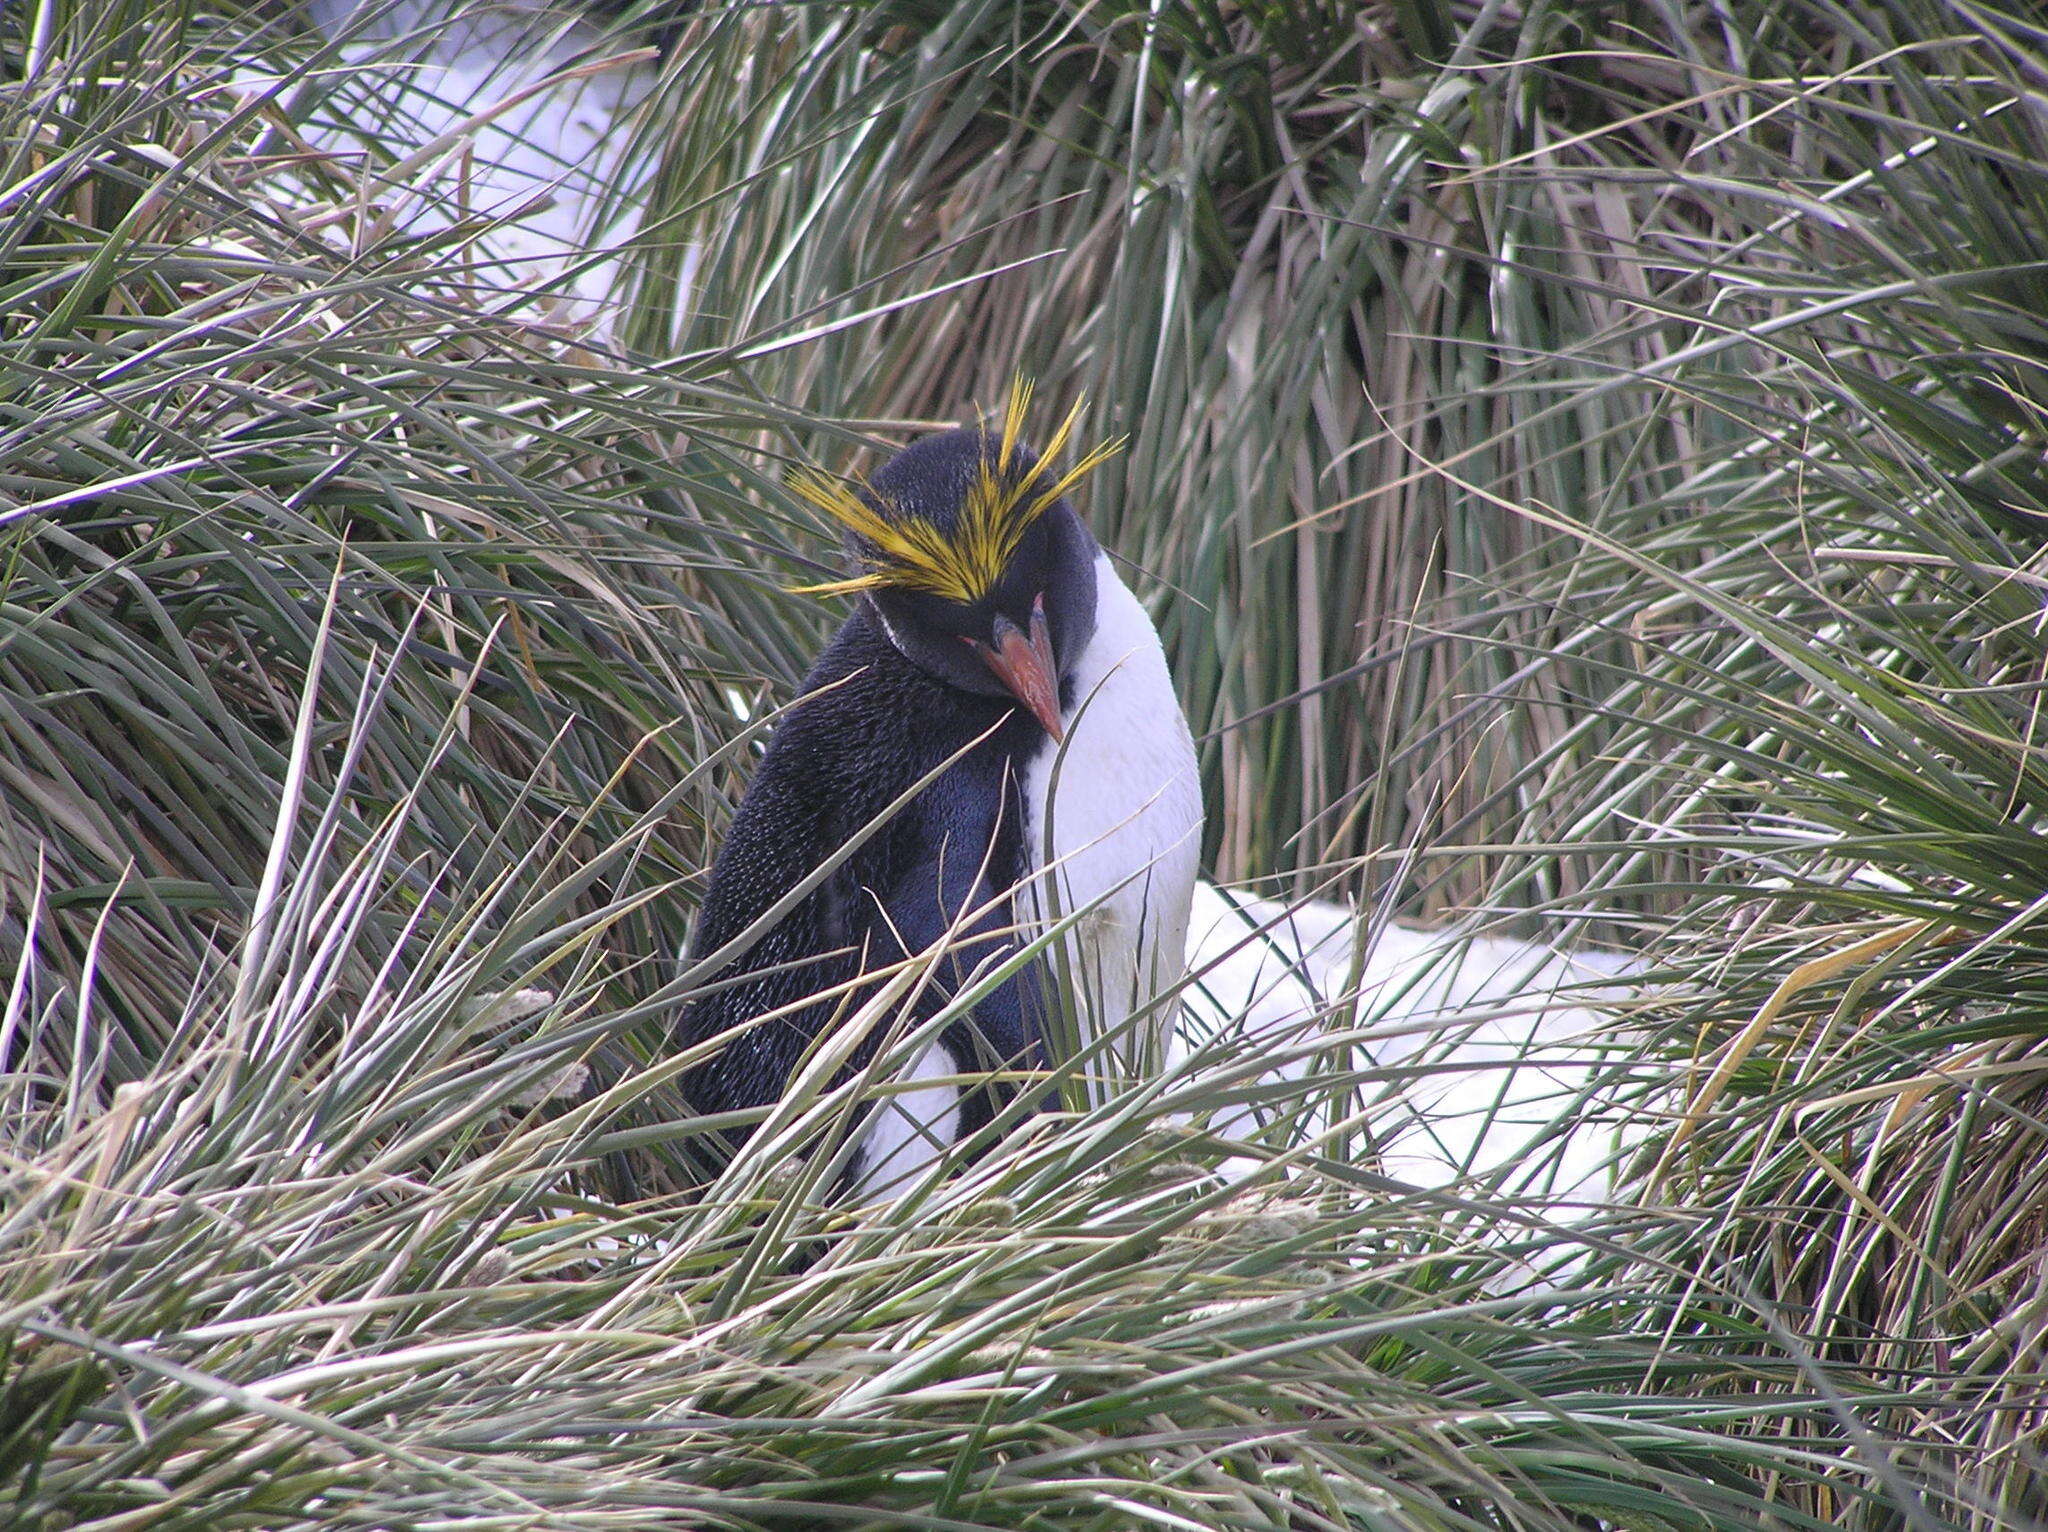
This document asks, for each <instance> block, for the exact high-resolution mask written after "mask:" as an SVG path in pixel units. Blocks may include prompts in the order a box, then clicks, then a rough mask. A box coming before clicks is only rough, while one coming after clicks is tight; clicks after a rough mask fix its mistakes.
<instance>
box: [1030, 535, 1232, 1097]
mask: <svg viewBox="0 0 2048 1532" xmlns="http://www.w3.org/2000/svg"><path fill="white" fill-rule="evenodd" d="M1095 582H1096V583H1095V635H1094V637H1093V638H1092V639H1090V641H1089V644H1088V647H1087V649H1086V650H1085V651H1083V653H1082V655H1081V657H1080V660H1079V661H1078V662H1077V664H1076V665H1075V667H1074V671H1073V680H1074V693H1073V706H1072V707H1070V708H1068V709H1067V710H1066V715H1065V722H1066V735H1067V737H1066V742H1065V744H1064V745H1063V746H1062V747H1059V748H1057V749H1055V748H1050V747H1049V748H1047V749H1045V750H1042V751H1040V752H1039V754H1038V755H1037V756H1035V757H1034V758H1033V760H1032V762H1031V764H1030V765H1029V766H1028V767H1027V768H1026V771H1025V777H1024V801H1025V805H1026V810H1027V814H1028V823H1027V829H1026V833H1027V836H1028V838H1029V839H1028V843H1029V846H1030V853H1029V855H1030V861H1031V864H1032V866H1033V867H1035V868H1036V869H1037V873H1036V875H1035V876H1033V877H1032V879H1031V886H1030V890H1029V893H1028V896H1027V898H1026V900H1025V901H1024V902H1025V905H1026V913H1027V914H1028V915H1031V916H1033V917H1035V918H1037V919H1041V920H1043V919H1047V918H1049V917H1050V918H1057V917H1061V916H1065V915H1070V914H1074V913H1075V912H1077V911H1079V912H1083V913H1081V915H1080V918H1079V920H1078V922H1077V924H1076V927H1075V929H1074V932H1073V934H1072V937H1071V938H1070V939H1069V940H1067V941H1066V942H1064V943H1061V944H1059V946H1058V948H1057V949H1056V950H1055V951H1054V952H1053V953H1052V958H1053V962H1052V968H1053V975H1052V977H1053V983H1054V988H1055V989H1057V990H1058V991H1059V992H1060V994H1059V996H1058V997H1056V1004H1055V1006H1054V1009H1055V1011H1056V1012H1058V1011H1061V1010H1063V1009H1064V1010H1065V1011H1066V1017H1065V1019H1064V1021H1063V1019H1062V1017H1060V1016H1058V1015H1056V1016H1055V1017H1054V1018H1053V1020H1052V1021H1051V1022H1050V1023H1049V1025H1050V1027H1052V1028H1053V1029H1054V1030H1055V1031H1056V1032H1058V1031H1059V1030H1060V1029H1062V1028H1063V1026H1071V1027H1073V1028H1074V1030H1073V1032H1071V1033H1070V1034H1069V1035H1066V1036H1058V1035H1056V1036H1055V1037H1054V1038H1052V1039H1049V1041H1051V1042H1052V1043H1053V1045H1054V1046H1053V1051H1054V1053H1055V1055H1057V1056H1062V1057H1065V1056H1071V1053H1072V1051H1073V1050H1074V1049H1075V1048H1077V1047H1081V1048H1085V1047H1087V1046H1090V1045H1093V1044H1100V1045H1101V1046H1102V1048H1103V1049H1104V1053H1105V1057H1104V1058H1103V1059H1102V1061H1101V1062H1102V1064H1103V1066H1104V1069H1103V1070H1102V1072H1103V1073H1105V1074H1113V1075H1135V1074H1141V1073H1147V1072H1150V1071H1151V1070H1152V1069H1154V1068H1156V1067H1157V1065H1158V1062H1159V1053H1160V1045H1161V1043H1162V1041H1163V1038H1164V1036H1165V1033H1166V1031H1167V1030H1168V1027H1169V1025H1170V1021H1171V1017H1170V1014H1169V1013H1170V1004H1169V1005H1155V1004H1154V1003H1153V1002H1154V1000H1155V997H1157V995H1158V994H1159V992H1160V991H1161V990H1162V989H1166V988H1169V987H1170V986H1172V985H1173V984H1174V983H1175V982H1176V981H1177V980H1178V979H1179V978H1180V977H1181V974H1182V972H1183V970H1184V967H1185V963H1186V953H1187V931H1188V905H1189V901H1190V899H1191V898H1192V897H1193V894H1194V886H1195V868H1196V863H1197V861H1198V859H1199V857H1200V855H1201V849H1202V791H1201V783H1200V780H1199V778H1198V776H1197V774H1196V770H1195V746H1194V741H1193V740H1192V739H1191V738H1190V737H1189V734H1188V725H1187V719H1186V718H1185V716H1183V714H1182V713H1181V710H1180V701H1179V699H1178V698H1176V697H1175V696H1174V692H1173V682H1172V679H1171V677H1170V676H1169V675H1168V673H1167V669H1166V656H1165V654H1164V653H1163V652H1162V651H1161V650H1160V647H1159V634H1158V632H1157V631H1156V630H1155V629H1154V628H1153V626H1152V620H1151V619H1150V618H1149V617H1147V616H1146V615H1145V609H1144V608H1143V607H1141V606H1140V605H1138V600H1137V598H1136V597H1135V596H1133V595H1132V594H1131V593H1130V591H1129V589H1127V588H1126V587H1125V585H1124V583H1123V581H1122V580H1120V579H1118V578H1117V574H1116V570H1115V568H1114V567H1113V566H1112V565H1111V564H1110V562H1109V559H1108V558H1107V556H1100V557H1098V558H1097V560H1096V564H1095ZM1060 1000H1063V1001H1065V1002H1068V1004H1067V1005H1066V1006H1064V1007H1063V1006H1062V1005H1060V1004H1059V1003H1057V1001H1060Z"/></svg>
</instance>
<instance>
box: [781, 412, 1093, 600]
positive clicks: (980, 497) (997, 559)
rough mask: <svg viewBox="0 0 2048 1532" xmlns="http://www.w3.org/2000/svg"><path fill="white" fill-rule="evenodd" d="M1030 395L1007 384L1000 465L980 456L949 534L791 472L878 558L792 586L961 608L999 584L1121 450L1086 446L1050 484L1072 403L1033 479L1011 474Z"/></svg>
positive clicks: (835, 482) (811, 498) (814, 501)
mask: <svg viewBox="0 0 2048 1532" xmlns="http://www.w3.org/2000/svg"><path fill="white" fill-rule="evenodd" d="M1031 395H1032V386H1031V384H1030V382H1029V381H1028V380H1026V379H1024V378H1022V377H1019V378H1017V379H1016V380H1015V381H1013V382H1012V383H1011V385H1010V397H1009V400H1008V402H1007V403H1006V404H1005V406H1004V408H1003V425H1002V434H1001V435H1000V436H999V437H998V438H997V440H996V453H995V460H994V461H993V462H991V461H990V460H989V459H988V458H987V457H986V456H984V457H983V458H982V459H981V462H980V463H979V465H978V466H977V467H976V469H975V471H974V477H973V479H972V480H970V481H969V483H968V486H967V496H966V499H965V501H964V502H963V503H962V504H961V507H960V514H959V517H958V518H957V519H956V521H955V523H954V527H953V532H952V535H951V536H948V535H947V534H946V533H944V532H942V531H940V530H939V528H938V527H937V526H936V525H935V524H934V523H932V522H931V521H928V520H926V519H925V518H924V517H922V516H915V515H908V514H902V515H898V516H896V517H895V518H894V519H891V518H890V517H887V516H883V515H881V514H879V513H878V512H877V511H875V509H874V508H873V507H872V506H870V505H869V504H868V503H867V502H866V501H864V500H862V499H861V497H860V496H859V495H858V494H856V493H855V492H854V490H853V489H852V488H851V487H850V486H849V485H848V484H847V483H846V481H844V480H843V479H838V478H834V477H832V476H831V475H829V474H824V473H820V472H818V471H817V470H816V469H811V468H799V469H796V470H795V471H793V472H792V473H791V474H790V476H789V480H788V483H789V488H790V492H791V493H792V494H794V495H796V497H797V498H798V499H800V500H802V501H803V502H804V503H805V504H807V505H809V506H811V507H812V508H813V509H815V510H817V511H819V512H821V513H823V514H824V515H826V516H828V517H830V518H831V519H832V520H833V521H836V522H837V523H839V525H841V526H842V527H845V528H846V529H847V530H848V531H850V532H852V533H853V534H854V535H855V536H857V537H859V538H861V539H862V540H863V541H864V542H866V544H867V545H868V546H869V547H870V548H872V549H873V550H874V552H873V554H872V555H871V556H870V559H869V563H870V566H871V567H870V568H869V569H868V570H867V572H866V573H864V574H858V575H855V576H853V577H852V578H851V579H846V580H828V581H826V582H825V583H824V584H822V585H803V586H797V587H794V588H795V589H796V590H798V591H800V592H802V593H804V594H807V595H813V596H839V595H849V594H852V593H853V592H856V591H864V590H877V589H881V588H883V587H892V588H895V589H898V590H920V591H926V592H929V593H930V594H932V595H935V596H940V597H943V598H944V599H946V600H948V601H957V602H960V603H961V604H962V605H966V604H968V603H971V602H974V601H978V600H980V599H981V598H982V597H983V596H985V595H987V594H988V592H989V591H990V590H991V589H993V588H994V586H995V584H996V582H997V581H998V580H1000V579H1001V578H1002V574H1003V570H1004V568H1005V566H1007V565H1008V564H1009V562H1010V559H1011V557H1012V556H1013V555H1014V554H1015V553H1016V551H1017V545H1018V544H1019V543H1020V542H1022V541H1023V540H1024V533H1025V531H1026V530H1027V529H1028V528H1029V527H1030V525H1031V524H1032V523H1033V522H1034V521H1036V520H1037V519H1038V518H1039V517H1040V516H1042V515H1044V514H1045V513H1046V511H1047V510H1049V509H1051V507H1052V505H1053V504H1054V502H1056V501H1057V500H1058V499H1059V498H1060V497H1061V496H1062V495H1064V494H1066V493H1067V491H1069V490H1070V489H1072V488H1073V487H1074V486H1075V485H1077V484H1079V483H1080V482H1081V481H1082V480H1083V479H1085V478H1086V477H1088V475H1089V474H1091V473H1093V472H1094V471H1095V470H1096V469H1097V468H1099V467H1101V466H1102V464H1103V463H1104V462H1105V461H1107V460H1108V459H1109V458H1110V457H1111V456H1113V455H1114V454H1115V453H1116V452H1117V451H1118V450H1119V449H1120V448H1121V447H1122V445H1123V443H1122V442H1121V441H1109V442H1104V443H1102V444H1101V445H1099V446H1096V447H1093V448H1090V449H1089V450H1088V451H1087V452H1086V453H1084V454H1083V455H1082V456H1081V458H1080V460H1079V461H1078V462H1076V463H1075V464H1074V466H1073V467H1071V468H1069V469H1068V470H1067V471H1066V472H1065V473H1063V474H1060V475H1059V476H1058V477H1057V478H1054V477H1052V476H1051V474H1050V471H1049V468H1048V465H1049V464H1051V463H1053V462H1056V461H1057V460H1058V458H1059V455H1060V453H1061V452H1063V451H1064V450H1066V446H1067V442H1068V439H1069V438H1070V437H1072V435H1073V434H1074V426H1075V423H1076V422H1077V421H1079V420H1080V418H1081V403H1082V402H1081V401H1079V400H1076V401H1075V403H1074V407H1073V408H1072V409H1070V410H1068V411H1067V416H1066V419H1064V420H1062V421H1061V422H1060V424H1059V429H1057V430H1056V431H1054V432H1053V434H1052V438H1051V440H1049V441H1048V442H1047V443H1046V444H1045V451H1044V452H1043V453H1042V454H1040V456H1039V458H1038V460H1037V462H1035V463H1034V464H1033V465H1032V466H1031V469H1030V470H1029V471H1028V472H1027V473H1024V474H1022V475H1021V476H1020V475H1017V474H1015V473H1014V472H1013V471H1012V465H1013V463H1014V462H1015V460H1016V454H1017V447H1018V444H1019V442H1020V441H1021V439H1022V437H1023V432H1024V417H1025V414H1026V413H1027V412H1028V410H1029V409H1030V407H1031ZM862 487H863V488H866V486H862ZM867 492H868V493H869V494H870V495H873V494H874V491H873V490H872V489H869V490H868V491H867Z"/></svg>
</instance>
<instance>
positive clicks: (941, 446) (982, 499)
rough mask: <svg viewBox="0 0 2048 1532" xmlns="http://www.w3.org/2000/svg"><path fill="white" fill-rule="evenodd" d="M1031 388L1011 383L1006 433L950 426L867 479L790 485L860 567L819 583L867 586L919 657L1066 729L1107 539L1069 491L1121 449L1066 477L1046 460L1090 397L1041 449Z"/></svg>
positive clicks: (908, 652)
mask: <svg viewBox="0 0 2048 1532" xmlns="http://www.w3.org/2000/svg"><path fill="white" fill-rule="evenodd" d="M1029 397H1030V391H1029V389H1028V387H1024V386H1019V387H1018V388H1016V389H1014V390H1013V391H1012V394H1011V400H1010V407H1009V409H1008V410H1007V411H1006V413H1005V418H1004V421H1003V426H1002V429H1001V431H1000V433H998V432H992V431H988V430H984V429H979V428H974V427H969V428H967V429H964V430H958V431H946V432H942V433H940V434H939V435H936V436H928V437H926V438H924V439H923V440H922V441H918V442H914V443H913V444H911V445H910V446H908V447H906V448H904V449H903V450H902V451H901V452H899V453H897V454H896V455H895V456H894V457H892V458H890V459H889V461H888V462H886V463H884V464H883V465H882V466H881V467H880V468H879V469H877V470H876V471H875V472H874V474H873V475H871V476H870V477H869V478H868V479H867V480H866V481H865V482H863V483H859V484H853V485H849V484H845V483H842V482H841V481H839V480H836V479H829V478H827V477H826V476H824V475H822V474H799V475H798V476H796V477H794V478H793V479H792V480H791V487H792V488H793V489H794V490H795V491H796V492H797V493H798V494H799V495H800V496H802V498H804V499H805V500H807V501H808V502H810V503H811V504H812V505H813V506H816V507H817V508H819V509H820V510H823V511H824V512H826V513H827V514H828V515H830V516H831V517H832V518H833V519H834V520H835V521H837V522H838V523H839V524H840V525H841V526H842V527H843V528H844V529H845V531H846V537H847V542H848V545H849V547H850V549H851V551H852V553H853V555H854V557H855V558H856V559H857V560H858V561H859V562H860V563H861V565H862V566H863V573H861V574H859V575H856V576H855V577H853V578H852V579H848V580H839V581H834V582H832V583H831V584H828V585H822V586H812V587H809V588H810V589H811V590H812V591H814V592H818V593H832V592H858V593H859V594H860V595H861V597H862V599H863V600H864V601H865V602H866V603H867V604H868V608H869V610H870V612H871V613H872V614H873V615H874V617H875V618H876V620H877V623H878V625H879V626H880V627H881V629H882V631H883V632H884V633H886V634H887V635H888V638H889V642H890V643H891V644H893V645H894V646H895V647H896V649H897V650H898V651H899V652H900V653H901V654H902V655H903V656H904V658H906V659H908V660H909V661H910V662H911V663H912V664H914V665H917V666H918V667H920V668H921V669H923V670H925V671H927V672H928V673H930V674H931V675H934V676H936V677H938V678H939V679H940V680H942V681H945V682H946V683H948V684H949V685H952V686H955V687H958V688H959V689H960V690H962V691H966V692H973V693H976V694H979V695H983V696H998V697H999V696H1009V697H1012V698H1014V699H1016V701H1018V702H1019V703H1021V704H1022V705H1023V706H1024V707H1025V708H1026V709H1027V710H1028V711H1029V712H1030V714H1031V716H1032V717H1034V718H1036V719H1037V720H1038V722H1039V723H1040V725H1041V726H1043V727H1044V729H1045V731H1046V732H1047V733H1048V734H1050V735H1051V736H1052V737H1053V739H1055V740H1058V739H1059V738H1061V735H1062V727H1061V723H1060V683H1061V682H1062V681H1063V680H1065V679H1066V677H1067V675H1068V674H1069V673H1070V672H1071V671H1072V669H1073V666H1074V664H1075V662H1076V661H1077V660H1078V659H1079V657H1080V654H1081V651H1082V650H1083V649H1085V648H1086V647H1087V645H1088V640H1089V638H1090V637H1091V636H1092V635H1093V633H1094V631H1095V559H1096V554H1097V551H1098V550H1097V547H1096V543H1095V539H1094V538H1093V537H1092V536H1090V535H1089V532H1088V529H1087V527H1086V526H1084V525H1083V524H1082V522H1081V518H1080V517H1079V516H1078V515H1076V514H1075V511H1074V508H1073V506H1072V505H1071V504H1069V503H1068V501H1067V498H1066V492H1067V490H1068V489H1070V488H1071V487H1072V486H1073V485H1074V484H1076V483H1077V482H1079V481H1080V479H1081V478H1082V477H1084V476H1085V475H1086V474H1087V473H1089V472H1090V471H1092V470H1093V469H1094V468H1095V467H1096V466H1098V465H1099V464H1100V463H1101V462H1102V461H1103V459H1104V458H1106V457H1108V456H1109V454H1110V453H1111V452H1113V451H1115V447H1114V445H1111V446H1107V447H1100V448H1097V449H1096V450H1094V451H1092V452H1090V453H1087V454H1085V455H1084V456H1083V457H1082V458H1081V459H1080V461H1079V462H1077V463H1076V465H1075V466H1074V467H1073V468H1071V469H1069V470H1068V471H1067V472H1066V473H1064V474H1060V475H1057V476H1055V475H1054V474H1052V473H1051V472H1049V471H1048V470H1047V468H1046V466H1045V465H1046V464H1047V462H1049V461H1051V460H1053V459H1055V458H1056V457H1057V455H1058V453H1059V451H1060V449H1061V448H1062V447H1064V446H1065V444H1066V441H1067V438H1068V437H1069V436H1070V435H1071V434H1072V430H1073V425H1074V421H1075V419H1076V417H1077V415H1078V413H1079V406H1078V405H1077V406H1076V407H1075V410H1074V411H1073V412H1072V413H1070V414H1069V415H1068V416H1067V418H1066V420H1065V422H1064V423H1063V424H1062V425H1061V426H1060V428H1059V430H1058V431H1057V432H1055V433H1054V435H1053V437H1052V439H1051V441H1050V442H1049V443H1048V444H1047V449H1046V452H1045V454H1044V456H1043V457H1040V456H1039V455H1038V454H1037V453H1034V452H1033V451H1032V450H1031V449H1030V448H1029V447H1027V446H1025V445H1024V443H1023V441H1022V440H1021V437H1020V434H1019V433H1020V428H1021V425H1022V419H1023V410H1024V406H1025V404H1026V403H1028V401H1029Z"/></svg>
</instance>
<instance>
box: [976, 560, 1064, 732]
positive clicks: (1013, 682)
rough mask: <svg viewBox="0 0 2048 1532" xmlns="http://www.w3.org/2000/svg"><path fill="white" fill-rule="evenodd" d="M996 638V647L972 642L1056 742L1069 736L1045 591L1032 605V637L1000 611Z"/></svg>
mask: <svg viewBox="0 0 2048 1532" xmlns="http://www.w3.org/2000/svg"><path fill="white" fill-rule="evenodd" d="M995 639H996V641H995V644H994V646H993V647H991V646H990V645H988V644H984V643H982V642H980V641H979V640H977V639H969V640H968V642H969V643H971V644H973V645H974V647H975V649H976V650H977V651H979V652H980V654H981V658H982V663H983V664H985V665H987V666H988V668H989V669H990V670H991V671H993V672H995V678H996V679H997V680H998V681H1000V682H1002V683H1003V685H1004V686H1005V687H1007V688H1008V689H1009V692H1010V695H1011V696H1013V697H1015V698H1016V699H1017V700H1018V701H1019V702H1021V703H1023V704H1024V706H1025V707H1027V708H1029V709H1030V710H1031V716H1032V717H1033V718H1036V719H1037V720H1038V722H1039V724H1040V726H1041V727H1043V728H1044V730H1045V732H1046V733H1048V734H1050V735H1051V736H1052V737H1053V740H1054V742H1055V743H1057V742H1059V741H1061V740H1063V739H1065V738H1066V737H1067V731H1066V729H1065V727H1064V726H1063V725H1062V724H1061V723H1060V684H1059V680H1058V676H1057V673H1056V672H1055V670H1054V668H1053V658H1052V635H1051V633H1050V632H1048V631H1047V629H1046V625H1045V597H1044V596H1042V595H1041V596H1040V597H1039V598H1038V599H1037V600H1036V601H1035V602H1033V603H1032V605H1031V637H1030V639H1029V640H1026V638H1025V637H1024V633H1023V630H1022V629H1020V628H1019V627H1018V626H1017V625H1016V624H1015V623H1014V622H1012V621H1010V619H1009V618H1007V617H1005V616H1003V615H1002V614H1001V613H1000V612H998V613H997V614H996V627H995Z"/></svg>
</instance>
